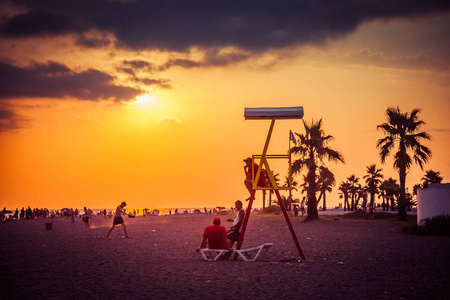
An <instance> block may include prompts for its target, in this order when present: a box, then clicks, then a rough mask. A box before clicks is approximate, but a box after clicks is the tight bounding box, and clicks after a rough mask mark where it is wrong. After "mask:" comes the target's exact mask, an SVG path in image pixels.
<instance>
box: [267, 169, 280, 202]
mask: <svg viewBox="0 0 450 300" xmlns="http://www.w3.org/2000/svg"><path fill="white" fill-rule="evenodd" d="M270 172H272V176H273V179H275V184H276V185H278V182H279V181H280V178H278V176H280V174H279V173H277V174H275V175H274V174H273V171H272V170H270ZM267 185H268V186H269V187H272V183H271V182H270V180H268V181H267ZM273 193H274V190H269V206H271V205H272V194H273Z"/></svg>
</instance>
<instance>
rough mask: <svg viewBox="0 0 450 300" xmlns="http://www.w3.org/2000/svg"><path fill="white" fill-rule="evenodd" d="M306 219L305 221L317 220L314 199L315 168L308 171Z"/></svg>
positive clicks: (317, 213)
mask: <svg viewBox="0 0 450 300" xmlns="http://www.w3.org/2000/svg"><path fill="white" fill-rule="evenodd" d="M308 185H309V187H308V217H307V219H309V220H312V219H317V218H318V217H319V212H318V211H317V199H316V168H315V167H311V168H310V169H309V171H308Z"/></svg>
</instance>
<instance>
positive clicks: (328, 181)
mask: <svg viewBox="0 0 450 300" xmlns="http://www.w3.org/2000/svg"><path fill="white" fill-rule="evenodd" d="M335 185H336V179H335V178H334V174H333V173H332V172H331V171H330V170H329V169H328V168H326V167H323V166H321V167H320V168H319V182H318V190H319V191H320V195H319V199H317V203H320V199H321V198H322V196H323V211H326V210H327V201H326V192H331V191H332V190H333V186H335Z"/></svg>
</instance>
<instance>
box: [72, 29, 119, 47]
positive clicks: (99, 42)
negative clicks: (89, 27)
mask: <svg viewBox="0 0 450 300" xmlns="http://www.w3.org/2000/svg"><path fill="white" fill-rule="evenodd" d="M111 44H113V41H112V40H111V38H110V37H109V36H108V35H107V34H105V33H97V32H96V33H84V34H81V35H80V36H78V38H77V39H76V41H75V45H77V46H80V47H81V48H90V49H100V48H104V47H107V46H109V45H111Z"/></svg>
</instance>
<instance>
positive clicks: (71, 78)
mask: <svg viewBox="0 0 450 300" xmlns="http://www.w3.org/2000/svg"><path fill="white" fill-rule="evenodd" d="M113 79H114V77H113V76H111V75H109V74H106V73H104V72H101V71H98V70H94V69H88V70H86V71H81V72H75V71H73V70H71V69H69V68H68V67H67V66H65V65H63V64H59V63H56V62H48V63H45V64H38V63H34V64H32V65H31V66H29V67H23V68H22V67H17V66H14V65H11V64H8V63H4V62H0V100H1V99H8V98H19V97H30V98H35V97H40V98H58V99H60V98H65V97H74V98H77V99H80V100H91V101H98V100H102V99H105V100H106V99H114V100H125V101H127V100H130V99H132V98H134V97H136V96H137V95H139V94H140V93H142V91H140V90H138V89H134V88H131V87H126V86H119V85H115V84H113V83H112V81H113Z"/></svg>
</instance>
